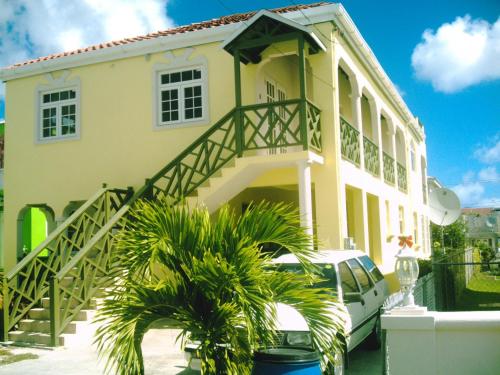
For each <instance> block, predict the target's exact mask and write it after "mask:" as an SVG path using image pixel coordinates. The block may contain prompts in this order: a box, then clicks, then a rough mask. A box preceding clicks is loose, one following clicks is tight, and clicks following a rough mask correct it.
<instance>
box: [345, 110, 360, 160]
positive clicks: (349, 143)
mask: <svg viewBox="0 0 500 375" xmlns="http://www.w3.org/2000/svg"><path fill="white" fill-rule="evenodd" d="M340 136H341V139H340V148H341V153H342V157H344V158H345V159H347V160H349V161H351V162H353V163H354V164H355V165H357V166H359V163H360V155H361V153H360V145H359V131H358V129H356V128H354V126H352V125H351V124H349V123H348V122H347V121H346V120H345V119H344V118H343V117H340Z"/></svg>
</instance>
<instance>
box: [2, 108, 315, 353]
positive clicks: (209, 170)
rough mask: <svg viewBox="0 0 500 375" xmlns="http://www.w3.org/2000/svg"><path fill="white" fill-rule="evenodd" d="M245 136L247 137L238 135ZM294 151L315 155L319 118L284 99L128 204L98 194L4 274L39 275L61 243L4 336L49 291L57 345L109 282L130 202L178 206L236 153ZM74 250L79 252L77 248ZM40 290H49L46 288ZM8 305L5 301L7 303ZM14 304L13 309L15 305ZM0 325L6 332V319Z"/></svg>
mask: <svg viewBox="0 0 500 375" xmlns="http://www.w3.org/2000/svg"><path fill="white" fill-rule="evenodd" d="M277 108H283V113H285V116H284V117H279V113H278V112H277ZM299 109H300V111H301V112H300V116H299V114H298V113H299V112H298V111H299ZM275 115H276V116H275ZM240 116H241V117H240ZM243 116H244V123H243V122H242V121H239V119H243ZM297 121H298V122H297ZM304 121H305V122H304ZM272 129H279V130H280V131H281V133H280V134H279V135H278V137H277V138H276V139H274V138H272V137H271V138H269V137H270V131H271V130H272ZM245 131H247V132H248V133H247V134H245ZM246 136H249V137H250V138H249V139H248V142H251V143H252V144H250V143H248V144H245V137H246ZM238 137H240V138H238ZM255 137H258V139H257V138H255ZM255 142H258V144H256V143H255ZM236 143H239V146H240V147H241V145H243V147H242V148H239V149H238V145H236ZM296 145H302V146H303V147H304V149H308V148H313V149H316V150H318V151H321V126H320V110H319V108H318V107H317V106H316V105H315V104H314V103H313V102H312V101H310V100H302V99H290V100H285V101H279V102H273V103H260V104H254V105H245V106H241V107H239V108H233V109H231V110H230V111H229V112H228V113H227V114H225V115H224V116H223V117H222V118H221V119H220V120H219V121H217V122H216V123H215V124H214V125H213V126H211V127H210V128H209V129H207V130H206V131H204V132H203V133H202V134H201V135H200V136H199V137H198V138H197V139H196V140H195V141H194V142H193V143H191V144H190V145H189V146H188V147H186V148H185V149H184V150H183V151H182V152H181V153H180V154H179V155H178V156H177V157H175V158H174V159H173V160H171V161H170V162H169V163H167V165H165V167H163V168H162V169H160V171H158V173H156V174H155V175H154V176H153V177H152V178H151V179H148V180H146V183H145V184H144V185H143V186H142V187H141V188H140V189H139V190H138V191H137V192H135V193H134V194H133V195H132V196H130V195H128V194H127V195H125V196H122V195H120V193H117V194H116V196H114V195H111V194H108V195H105V194H106V193H107V192H111V189H107V188H102V189H100V190H99V191H98V192H97V193H96V194H95V195H94V196H93V197H91V198H90V199H89V200H88V201H87V202H85V203H84V204H83V205H82V206H81V207H79V208H78V210H77V211H75V212H74V213H73V214H72V215H71V216H70V217H69V218H68V219H67V220H65V221H64V223H62V224H61V225H60V226H59V227H58V228H57V229H56V230H55V231H53V232H52V233H51V234H50V236H49V237H48V238H47V239H46V240H45V241H44V242H43V243H42V244H40V245H39V246H38V247H37V249H35V251H34V252H33V253H32V254H30V255H29V256H28V257H26V258H25V260H23V261H22V262H20V263H19V264H18V265H17V266H16V267H15V268H14V269H13V270H11V271H10V272H9V274H8V276H9V277H10V279H12V278H14V277H15V276H16V275H17V274H18V273H19V272H22V270H23V267H25V266H27V265H28V266H30V267H32V268H33V267H35V266H36V267H38V263H36V264H35V262H37V261H38V262H40V260H39V259H38V258H37V255H38V254H40V253H41V251H43V250H44V248H45V247H47V246H49V245H50V244H51V242H53V241H54V240H56V241H63V240H64V241H66V242H64V241H63V242H61V243H59V242H58V243H57V251H58V252H63V253H64V252H65V251H66V253H64V254H65V256H64V257H63V258H64V259H59V260H58V261H57V264H56V266H55V267H52V263H53V262H54V260H51V262H52V263H50V265H45V264H43V267H45V268H46V271H44V272H45V274H44V276H43V277H44V280H45V279H47V280H45V281H44V284H43V287H41V288H39V289H37V291H36V293H35V296H33V297H32V296H31V295H30V304H29V306H24V305H23V306H22V308H20V309H19V308H18V307H16V314H17V315H16V316H14V317H13V318H12V319H11V321H10V323H11V324H10V325H8V327H7V328H4V333H5V332H6V331H5V329H7V330H8V329H10V328H11V327H12V326H13V324H15V323H16V322H17V321H19V319H21V318H22V316H24V315H25V314H26V313H27V311H28V310H29V308H31V306H34V304H35V303H37V301H39V300H40V298H42V297H43V296H46V293H47V291H48V292H49V296H50V298H51V305H50V319H51V343H52V345H54V346H56V345H58V344H59V341H58V340H59V339H58V337H59V335H60V334H61V333H62V332H63V331H64V329H65V327H66V326H67V324H68V323H69V322H70V321H71V320H72V319H73V318H74V316H75V315H76V314H77V313H78V312H79V311H80V310H81V309H82V308H84V306H85V305H86V303H88V301H89V300H90V299H91V298H92V297H93V296H94V295H95V293H96V291H97V290H98V287H99V286H100V285H103V283H104V282H106V281H105V280H109V276H108V275H109V268H110V267H112V261H113V258H112V248H113V243H114V240H115V236H114V229H116V228H121V227H123V226H124V225H126V222H127V220H128V215H127V214H128V212H129V210H130V208H131V207H132V205H133V204H134V203H135V202H136V201H137V200H139V199H141V198H144V197H146V198H149V199H155V198H157V197H158V195H157V194H160V195H170V196H172V197H173V198H174V199H175V200H177V199H181V198H182V197H183V196H186V195H188V194H190V193H191V192H192V191H194V190H195V189H196V188H198V186H200V185H201V184H202V183H203V182H204V181H205V180H207V179H208V178H210V176H212V175H213V174H214V173H215V172H216V171H218V170H219V169H221V168H222V167H223V166H224V165H225V164H226V163H228V162H229V161H230V160H232V159H234V158H235V157H238V156H241V153H240V152H241V151H249V150H255V149H257V148H275V147H294V146H296ZM114 191H118V190H116V189H115V190H114ZM124 191H125V190H123V192H124ZM127 192H130V190H128V191H127ZM103 195H104V196H103ZM95 202H98V203H96V210H97V212H98V213H97V214H96V216H95V217H96V218H97V217H98V223H97V224H96V225H93V224H92V223H90V224H89V223H88V222H87V221H86V220H88V219H87V218H86V217H85V215H87V216H88V212H87V213H86V211H87V210H89V208H91V207H92V205H93V204H94V203H95ZM110 205H112V206H113V212H109V211H110V210H109V207H110ZM109 214H111V217H109ZM78 220H83V221H78ZM75 223H78V225H83V226H84V227H85V228H86V226H87V225H91V226H92V228H93V230H92V231H91V232H90V233H89V235H86V237H85V241H84V242H83V243H82V242H79V245H78V246H76V245H74V244H73V242H72V241H75V239H74V238H72V237H71V235H67V234H65V233H64V231H66V230H68V229H69V228H71V226H72V225H73V226H76V224H75ZM79 235H81V234H79ZM58 236H59V237H60V238H59V237H58ZM61 236H62V237H61ZM61 239H62V240H61ZM80 244H81V247H79V246H80ZM65 246H69V247H68V248H66V247H65ZM75 246H76V247H75ZM72 248H76V250H78V252H76V253H74V254H71V252H70V251H69V250H71V249H72ZM67 249H69V250H67ZM58 255H59V253H57V254H54V256H55V257H57V256H58ZM56 259H57V258H56ZM30 262H31V263H33V264H31V263H30ZM49 266H50V267H49ZM49 268H50V270H49ZM30 272H31V271H30ZM47 275H50V277H49V276H47ZM22 276H24V277H25V279H26V278H27V277H28V276H30V274H29V273H26V275H24V274H23V275H22ZM101 276H108V277H105V278H104V281H103V280H102V279H101ZM67 277H71V278H72V280H73V281H72V283H71V284H70V285H67V284H63V283H62V281H63V280H64V279H65V278H67ZM49 279H50V282H49ZM47 282H49V285H48V286H47V285H46V283H47ZM11 284H12V283H11ZM24 287H25V286H23V287H21V288H18V287H17V286H14V285H13V286H9V285H8V281H7V280H6V281H4V288H5V290H7V291H9V293H10V289H9V288H11V289H12V293H13V295H17V297H16V298H17V299H19V296H21V297H23V296H24V295H27V294H26V292H24V291H23V290H24V289H23V288H24ZM7 298H10V295H9V296H7ZM62 301H64V303H62ZM16 303H17V305H19V301H17V302H16ZM17 305H16V306H17ZM17 310H19V311H17ZM4 317H5V313H4ZM6 321H7V324H8V323H9V313H8V312H7V316H6Z"/></svg>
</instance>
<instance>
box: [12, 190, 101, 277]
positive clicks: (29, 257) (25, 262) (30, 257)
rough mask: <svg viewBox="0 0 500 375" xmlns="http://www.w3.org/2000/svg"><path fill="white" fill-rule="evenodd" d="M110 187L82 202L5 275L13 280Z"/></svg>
mask: <svg viewBox="0 0 500 375" xmlns="http://www.w3.org/2000/svg"><path fill="white" fill-rule="evenodd" d="M107 190H108V188H106V187H103V188H101V189H99V190H98V191H97V193H95V194H94V195H93V196H92V197H91V198H89V199H88V200H87V201H86V202H85V203H84V204H82V205H81V206H80V207H79V208H78V209H77V210H76V211H75V212H73V214H71V215H70V216H69V217H68V218H67V219H66V220H65V221H64V222H63V223H62V224H61V225H59V226H58V227H57V228H56V229H54V230H53V231H52V232H50V233H49V235H48V236H47V238H46V239H45V240H43V242H42V243H40V244H39V245H38V246H37V247H36V248H35V249H33V250H32V251H31V252H30V253H29V254H28V255H27V256H26V257H24V258H23V259H22V260H21V261H20V262H19V263H18V264H16V266H15V267H14V268H13V269H11V270H10V271H9V273H7V275H5V277H6V278H7V280H11V279H12V278H13V277H14V276H16V274H17V273H19V271H20V270H21V269H23V268H24V267H25V266H26V265H28V263H30V262H31V261H32V260H33V259H34V258H36V257H37V256H38V255H39V254H40V253H41V252H42V251H44V250H45V248H46V247H47V246H48V245H49V244H50V243H51V242H52V241H54V239H55V238H56V237H57V236H59V235H60V234H61V233H62V232H64V231H65V230H66V229H67V227H68V225H70V224H71V223H72V222H73V221H74V220H75V219H76V218H77V217H78V216H80V215H81V214H82V213H83V212H84V211H85V210H86V209H87V208H89V207H90V206H92V204H94V202H95V201H96V200H97V199H99V197H100V196H101V195H103V194H104V193H105V192H106V191H107Z"/></svg>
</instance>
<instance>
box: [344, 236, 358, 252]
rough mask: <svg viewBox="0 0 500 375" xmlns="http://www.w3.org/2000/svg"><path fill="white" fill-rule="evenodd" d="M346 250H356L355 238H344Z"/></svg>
mask: <svg viewBox="0 0 500 375" xmlns="http://www.w3.org/2000/svg"><path fill="white" fill-rule="evenodd" d="M344 250H356V243H355V242H354V238H352V237H345V238H344Z"/></svg>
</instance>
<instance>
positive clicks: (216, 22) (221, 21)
mask: <svg viewBox="0 0 500 375" xmlns="http://www.w3.org/2000/svg"><path fill="white" fill-rule="evenodd" d="M328 4H331V3H329V2H320V3H313V4H303V5H293V6H287V7H283V8H276V9H270V11H271V12H274V13H278V14H281V13H289V12H293V11H297V10H302V9H308V8H315V7H319V6H322V5H328ZM256 13H257V12H256V11H253V12H248V13H238V14H232V15H229V16H223V17H221V18H216V19H212V20H209V21H203V22H197V23H193V24H191V25H184V26H179V27H175V28H172V29H167V30H162V31H156V32H152V33H149V34H146V35H140V36H137V37H133V38H124V39H121V40H113V41H109V42H105V43H100V44H96V45H92V46H89V47H85V48H80V49H77V50H74V51H67V52H61V53H55V54H52V55H49V56H44V57H38V58H36V59H33V60H28V61H24V62H20V63H17V64H13V65H11V66H8V67H6V68H5V69H15V68H19V67H21V66H26V65H31V64H36V63H38V62H41V61H48V60H54V59H58V58H61V57H65V56H71V55H76V54H81V53H85V52H90V51H96V50H101V49H105V48H110V47H115V46H120V45H126V44H131V43H134V42H138V41H143V40H150V39H155V38H159V37H163V36H168V35H175V34H183V33H186V32H190V31H196V30H203V29H209V28H212V27H217V26H222V25H229V24H232V23H237V22H242V21H246V20H248V19H250V18H252V16H254V15H255V14H256Z"/></svg>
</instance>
